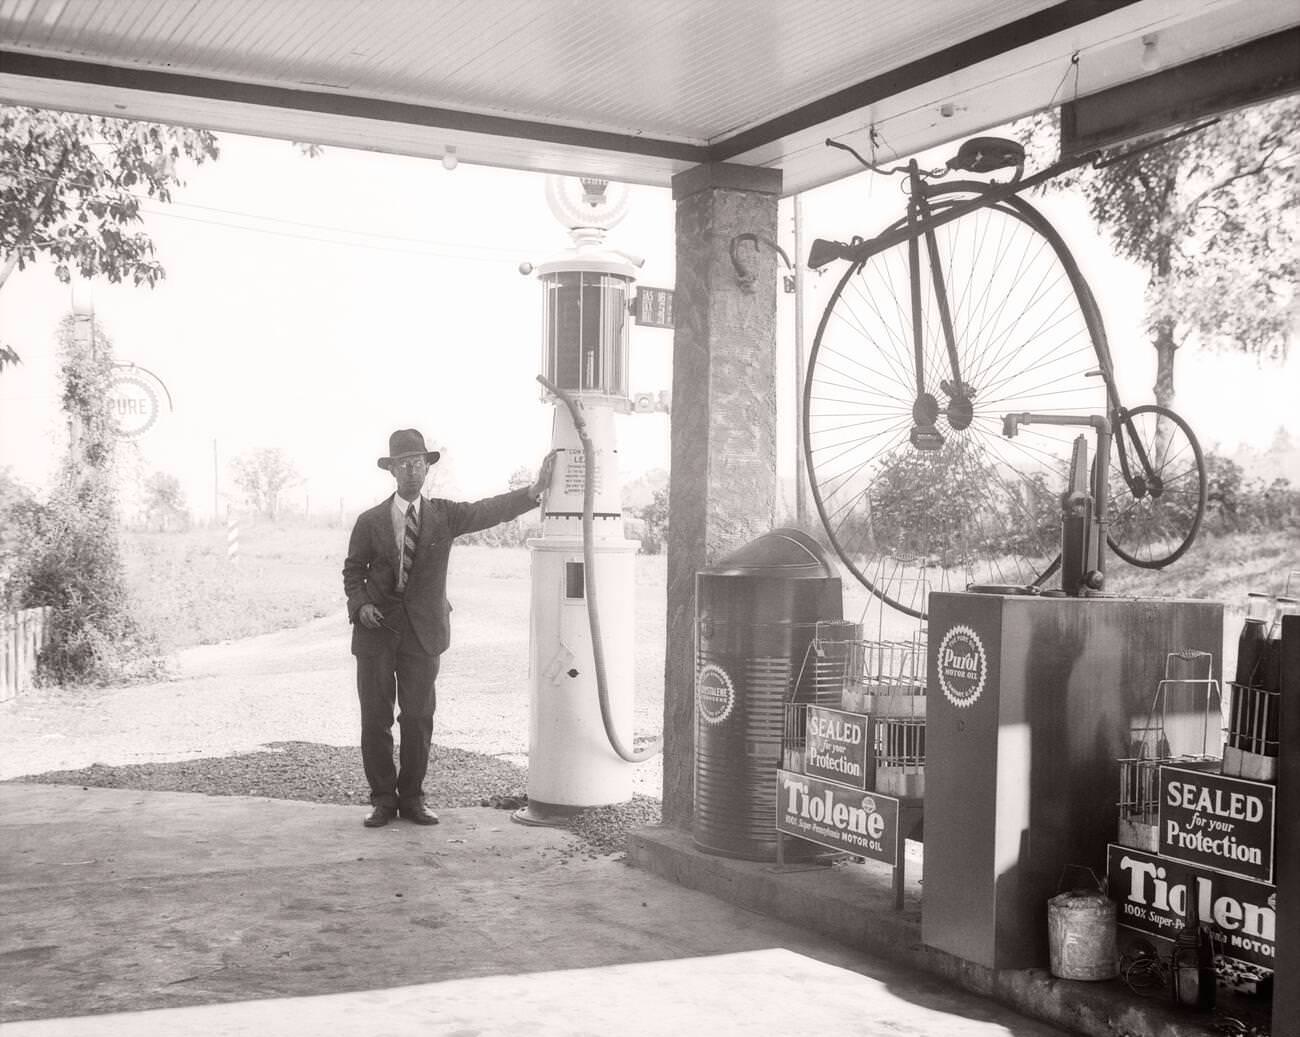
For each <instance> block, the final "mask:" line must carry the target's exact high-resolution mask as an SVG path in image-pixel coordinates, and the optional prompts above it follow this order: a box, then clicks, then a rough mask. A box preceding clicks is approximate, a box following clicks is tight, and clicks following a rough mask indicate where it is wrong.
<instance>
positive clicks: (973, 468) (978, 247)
mask: <svg viewBox="0 0 1300 1037" xmlns="http://www.w3.org/2000/svg"><path fill="white" fill-rule="evenodd" d="M966 197H969V195H968V194H967V193H963V192H960V191H954V192H946V191H936V192H934V193H933V194H932V195H931V204H932V206H933V207H934V209H935V211H942V210H943V209H945V208H946V207H948V206H950V205H952V204H955V203H956V202H957V201H959V200H961V199H963V198H966ZM1044 227H1045V224H1044V223H1043V221H1042V219H1041V217H1038V216H1037V214H1036V213H1035V212H1034V210H1032V208H1030V207H1028V206H1027V205H1022V204H1021V203H1020V202H1018V201H1012V202H1004V203H1000V204H998V205H997V206H994V207H991V208H986V209H981V210H976V211H974V212H972V213H969V214H967V215H965V216H963V217H961V218H960V219H958V220H955V221H953V222H951V223H949V224H947V225H944V226H943V227H942V228H939V229H938V230H937V231H936V234H935V245H936V249H935V255H934V260H935V261H937V263H938V266H937V267H932V266H931V256H930V254H929V253H928V251H927V249H926V248H925V247H924V246H923V245H922V247H920V249H919V256H920V261H921V262H920V268H921V280H920V282H919V288H920V292H919V296H920V303H919V304H920V306H921V331H922V343H921V377H922V378H923V380H924V385H925V390H926V392H927V393H929V394H931V395H932V396H933V397H934V401H935V402H936V403H937V409H938V415H937V417H936V419H935V421H934V425H933V427H930V426H928V425H926V426H923V427H919V428H918V426H917V420H918V419H917V418H915V417H914V411H913V406H914V404H915V403H916V391H917V390H916V387H917V381H918V377H917V376H918V372H917V370H916V366H915V365H916V358H915V343H914V341H913V319H912V294H911V290H910V288H909V269H908V262H907V245H906V243H904V244H902V245H898V246H895V247H894V248H892V249H888V250H886V251H885V252H883V253H881V254H879V255H877V256H874V257H871V258H870V259H868V260H866V261H865V262H863V263H861V264H859V265H858V266H855V267H853V268H851V269H850V270H849V271H847V272H846V273H845V274H844V275H843V277H842V279H841V281H840V283H839V284H838V285H837V287H836V289H835V291H834V293H833V294H832V296H831V299H830V301H829V303H828V305H827V308H826V311H825V312H824V314H823V315H822V320H821V323H820V325H819V327H818V330H817V337H816V339H815V341H814V344H813V349H812V352H811V354H810V357H809V369H808V376H807V382H806V385H805V392H804V429H803V434H804V453H805V457H806V460H807V462H808V473H809V480H810V482H811V484H812V489H813V497H814V500H815V502H816V505H817V509H818V513H819V515H820V516H821V519H822V522H823V525H824V526H825V527H826V530H827V533H828V535H829V536H830V538H831V542H832V545H833V546H834V547H835V550H836V552H837V553H838V554H839V556H840V558H841V560H842V561H844V562H845V563H846V565H848V567H849V569H850V571H851V572H852V573H853V574H854V575H855V576H856V577H857V578H858V579H859V580H860V581H861V582H862V583H863V584H864V585H865V586H866V587H867V588H868V589H870V590H871V591H872V592H873V593H875V594H876V595H877V596H878V597H880V598H881V599H882V600H883V601H885V602H886V603H887V604H889V605H891V606H893V607H895V608H898V609H900V610H901V611H903V612H906V613H909V614H911V615H915V616H923V615H924V613H925V611H926V608H925V602H926V600H927V598H928V594H929V592H931V591H933V590H935V589H943V588H948V589H960V588H964V587H965V586H967V585H968V584H969V583H971V582H977V583H1001V584H1034V583H1037V582H1039V581H1041V580H1042V579H1043V578H1045V576H1046V574H1048V573H1050V572H1051V571H1053V569H1054V567H1055V565H1056V558H1057V556H1058V553H1059V548H1060V543H1059V542H1060V504H1059V495H1060V493H1061V491H1062V490H1063V489H1064V480H1065V473H1066V471H1067V469H1068V464H1069V456H1070V449H1071V447H1070V444H1071V442H1072V440H1073V437H1074V435H1075V434H1077V430H1063V429H1060V428H1057V427H1052V426H1025V427H1022V428H1021V429H1020V430H1019V434H1018V435H1017V436H1016V437H1015V438H1013V439H1007V438H1005V437H1004V436H1003V435H1002V419H1003V416H1004V415H1005V414H1007V413H1012V412H1020V411H1033V412H1038V413H1070V414H1081V415H1084V416H1086V415H1088V414H1104V413H1106V390H1105V385H1104V383H1103V382H1102V381H1101V380H1099V379H1096V378H1089V377H1088V374H1087V372H1088V371H1090V370H1092V369H1094V368H1096V367H1098V366H1101V361H1100V357H1101V349H1103V348H1104V333H1103V332H1101V330H1100V327H1099V326H1098V327H1094V326H1093V321H1094V314H1095V310H1094V309H1092V308H1091V307H1090V305H1085V304H1084V303H1082V302H1081V290H1080V287H1079V285H1080V284H1081V282H1076V280H1075V277H1076V271H1075V268H1074V267H1073V262H1072V261H1067V260H1068V254H1067V260H1063V259H1062V258H1061V256H1062V253H1063V251H1064V246H1063V245H1062V244H1061V243H1060V241H1059V238H1055V237H1054V235H1052V232H1051V231H1050V228H1049V229H1047V230H1046V231H1045V230H1044ZM940 272H941V274H942V286H941V287H940V286H939V285H937V284H936V283H935V282H936V277H937V276H938V274H939V273H940ZM940 291H942V292H943V294H944V296H945V297H946V299H947V303H948V306H949V308H950V312H951V314H952V321H953V325H952V327H953V335H954V346H955V349H956V356H957V363H958V365H959V368H960V380H958V379H956V378H954V371H953V366H952V360H951V358H950V355H949V351H948V342H947V339H946V337H945V335H944V333H943V329H942V326H941V322H940V319H939V311H940V300H939V292H940ZM1082 292H1083V293H1086V287H1085V288H1083V289H1082ZM1090 298H1091V297H1090V296H1088V297H1087V299H1088V301H1089V303H1090ZM1099 341H1100V342H1101V345H1100V346H1099V345H1098V342H1099ZM921 413H924V411H922V412H921ZM925 420H926V421H928V420H929V419H928V416H927V417H926V419H925ZM1153 463H1154V462H1153Z"/></svg>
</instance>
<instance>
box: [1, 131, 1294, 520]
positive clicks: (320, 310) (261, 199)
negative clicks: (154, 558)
mask: <svg viewBox="0 0 1300 1037" xmlns="http://www.w3.org/2000/svg"><path fill="white" fill-rule="evenodd" d="M220 140H221V147H222V154H221V157H220V159H218V160H217V161H216V162H210V163H208V164H205V165H204V166H201V167H198V168H193V167H191V168H189V169H187V170H185V171H184V173H183V175H184V179H185V181H186V182H185V185H184V186H183V187H180V188H178V189H176V191H175V192H174V198H173V203H172V204H169V205H164V204H162V203H158V202H148V203H146V205H145V212H146V221H147V222H146V228H147V230H148V232H149V233H150V235H151V236H152V237H153V238H154V241H155V243H156V246H157V256H158V258H159V260H160V261H161V262H162V264H163V265H164V267H165V268H166V270H167V276H166V278H165V279H164V280H163V281H162V282H161V283H160V285H159V286H158V287H157V288H155V289H153V290H149V289H144V288H134V287H130V286H126V285H110V284H108V283H107V282H96V283H94V284H92V285H90V292H91V295H92V297H93V304H94V308H95V315H96V321H97V323H98V326H99V328H100V329H101V331H102V332H103V333H105V334H106V335H107V336H108V337H109V338H110V339H111V340H112V342H113V346H114V353H115V358H116V360H117V361H118V362H119V363H123V364H136V365H139V366H141V367H144V368H146V369H148V370H149V371H151V372H153V373H154V374H156V375H157V376H158V377H159V378H160V379H161V380H162V381H163V383H164V384H165V385H166V388H167V390H168V392H169V393H170V396H171V399H172V403H173V407H174V409H173V410H172V411H171V412H170V413H166V412H164V413H163V414H162V415H161V417H160V419H159V421H158V422H157V423H156V424H155V425H154V426H153V427H152V428H150V429H149V430H148V431H147V432H145V433H144V434H143V435H141V436H139V437H138V438H136V439H132V440H127V441H124V443H123V444H122V448H121V450H120V455H119V457H120V460H121V462H122V467H123V471H124V478H125V479H126V480H127V481H131V480H134V481H135V482H137V483H138V482H139V480H141V479H142V478H143V477H144V476H146V475H148V474H149V473H151V472H155V471H159V472H165V473H169V474H172V475H175V476H177V477H178V478H179V479H180V481H181V484H182V489H183V491H184V492H185V495H186V499H187V502H188V504H189V506H190V508H191V509H192V511H193V513H194V514H195V516H196V517H198V518H200V519H203V518H208V517H211V516H212V515H213V514H214V513H215V514H216V515H218V516H224V515H225V514H226V510H227V508H228V506H230V505H232V504H233V503H236V502H235V497H234V493H235V491H234V487H233V484H232V481H231V479H230V473H229V467H228V466H229V463H230V461H231V460H232V459H233V458H235V457H237V456H239V455H240V454H243V453H245V452H246V451H249V450H252V449H255V448H264V447H278V448H281V449H283V450H284V451H285V452H286V454H287V455H288V456H289V458H290V459H291V461H292V462H293V464H294V465H295V467H296V468H297V470H298V472H299V473H300V475H301V476H302V480H303V481H302V482H301V484H300V485H298V486H296V487H295V488H294V489H292V490H290V491H288V494H287V500H286V504H287V505H288V506H289V507H290V508H292V509H293V510H299V511H301V510H307V511H309V512H311V513H312V514H317V515H319V514H321V513H332V512H335V511H337V512H340V513H342V514H345V515H346V514H352V513H355V511H357V510H358V509H360V508H362V507H365V506H367V505H368V504H370V503H373V502H375V501H378V500H380V499H382V497H383V496H385V495H386V494H387V493H389V492H391V489H392V483H391V478H390V477H389V476H388V475H387V474H386V473H385V472H383V471H381V470H380V469H378V467H377V466H376V464H375V461H376V459H377V458H378V457H379V456H381V455H383V454H386V453H387V442H388V435H389V433H390V432H392V431H393V430H394V429H397V428H404V427H415V428H418V429H420V430H422V431H423V432H424V434H425V436H426V438H427V439H428V441H429V445H430V447H431V448H437V449H440V450H441V451H442V452H443V461H442V464H441V465H440V468H441V472H440V478H441V482H440V484H439V491H438V492H439V493H440V494H445V495H448V496H454V497H459V498H462V499H472V498H475V497H479V496H486V495H488V494H492V493H497V492H501V491H502V490H504V489H505V488H506V486H507V483H508V480H509V477H510V475H511V474H512V473H513V472H514V471H516V470H517V469H518V468H520V467H529V468H535V467H536V465H537V463H538V461H539V460H540V458H541V456H542V455H543V454H544V452H545V451H546V449H547V448H548V445H549V440H550V426H551V408H550V407H549V406H548V405H545V404H544V403H543V402H542V401H541V400H540V397H539V386H538V385H537V383H536V382H535V380H534V379H535V375H536V373H537V372H538V370H539V369H540V362H541V352H542V342H541V291H540V288H539V285H538V283H537V280H536V278H535V277H529V276H522V275H521V274H520V272H519V265H520V263H521V262H530V263H532V264H534V265H536V264H537V263H539V262H542V261H545V260H547V259H551V258H555V257H556V256H558V255H559V254H561V253H562V252H563V250H564V249H565V248H567V246H568V244H569V241H568V237H567V233H566V231H565V229H564V228H563V227H562V226H561V225H560V223H559V222H558V221H557V220H556V219H555V218H554V217H553V216H552V215H551V213H550V211H549V209H548V207H547V205H546V201H545V189H544V177H542V176H541V175H538V174H532V173H523V172H515V171H509V170H501V169H492V168H487V167H477V166H472V165H468V164H466V163H461V164H460V165H459V166H458V167H457V168H456V169H454V170H447V169H444V168H443V167H442V164H441V163H440V162H437V161H429V160H424V159H414V158H404V157H399V156H391V155H383V154H377V153H370V152H361V151H351V150H347V149H341V148H326V149H324V151H323V153H322V154H321V155H319V156H318V157H314V158H312V157H308V156H306V155H304V154H302V153H301V152H300V151H299V150H298V149H297V148H295V147H294V146H293V145H291V144H289V143H288V142H285V141H276V140H265V139H257V138H251V137H240V136H235V135H230V134H223V135H221V137H220ZM629 192H630V200H629V206H628V211H627V216H626V217H625V218H624V220H623V221H622V222H621V223H620V224H619V225H618V226H617V227H615V228H614V229H613V230H612V231H611V232H610V234H609V243H610V244H611V245H612V246H614V247H617V248H620V249H623V250H625V251H628V252H632V253H635V254H638V255H640V256H642V257H644V259H645V264H644V266H643V267H642V268H641V270H640V273H639V281H640V283H642V284H645V285H651V286H657V287H672V285H673V282H674V244H673V217H674V206H673V202H672V199H671V196H670V194H669V192H668V191H667V190H665V189H655V188H646V187H632V188H630V189H629ZM1041 205H1042V207H1043V208H1044V209H1045V211H1046V212H1047V214H1048V215H1049V217H1050V218H1052V219H1053V221H1054V222H1056V223H1057V225H1058V227H1059V228H1060V229H1061V230H1062V232H1063V233H1064V234H1065V236H1066V238H1067V240H1068V241H1069V243H1070V246H1071V248H1072V250H1073V251H1074V252H1075V254H1076V257H1077V258H1078V259H1079V262H1080V264H1081V266H1082V267H1083V270H1084V273H1085V275H1086V276H1087V277H1088V279H1089V281H1090V283H1091V284H1092V286H1093V288H1094V292H1095V294H1097V296H1098V297H1099V300H1100V302H1101V306H1102V309H1103V313H1104V317H1105V321H1106V325H1107V329H1108V332H1109V335H1110V339H1111V342H1112V350H1113V352H1114V354H1115V356H1116V363H1117V367H1118V369H1119V377H1120V387H1121V393H1122V394H1123V395H1124V396H1125V398H1126V400H1127V401H1128V402H1130V403H1138V402H1143V401H1146V400H1149V399H1150V398H1151V392H1150V386H1151V384H1152V382H1153V380H1154V353H1153V351H1152V350H1151V349H1150V347H1149V346H1148V345H1147V344H1146V343H1145V341H1144V339H1143V336H1142V332H1141V303H1142V298H1141V297H1142V284H1143V277H1142V275H1141V272H1140V271H1135V270H1133V269H1132V268H1130V267H1128V266H1127V265H1126V264H1125V263H1122V262H1120V261H1118V260H1116V259H1115V258H1114V257H1113V256H1112V255H1111V254H1110V251H1109V249H1108V248H1107V247H1106V245H1105V242H1104V241H1102V240H1101V239H1100V238H1099V237H1098V236H1097V234H1096V233H1095V231H1094V230H1093V229H1092V227H1091V225H1090V223H1089V221H1088V219H1087V217H1086V214H1085V213H1084V212H1083V211H1082V206H1081V203H1078V202H1076V201H1075V200H1073V199H1070V198H1051V197H1049V198H1047V199H1044V200H1043V201H1042V202H1041ZM900 207H901V196H900V195H899V194H898V193H897V187H896V185H895V184H893V183H891V182H887V181H882V180H879V179H876V178H873V177H870V176H865V175H864V176H859V177H853V178H851V179H849V180H846V181H842V182H841V183H839V184H835V185H830V186H828V187H825V188H821V189H818V190H816V191H812V192H809V193H808V194H806V195H805V196H804V199H803V204H802V210H803V220H804V230H803V240H804V246H803V247H804V250H805V254H806V248H807V242H810V241H811V240H812V239H813V238H814V237H818V236H824V237H832V238H839V239H845V238H847V237H849V236H851V235H853V234H862V235H867V234H870V233H872V232H874V231H875V230H877V229H879V228H880V227H882V226H883V225H885V224H886V223H888V222H890V221H892V219H894V218H895V217H896V215H897V214H898V210H899V208H900ZM793 214H794V206H793V203H792V202H791V201H790V200H788V199H787V200H785V201H783V202H782V205H781V210H780V239H781V243H782V244H783V246H784V247H785V248H786V250H787V252H791V253H793V251H794V240H793ZM783 272H785V271H784V270H783ZM837 279H838V273H837V272H835V271H834V270H832V271H831V272H829V273H826V274H822V275H818V274H815V273H814V274H809V275H808V277H807V285H808V289H807V296H806V299H807V301H806V305H805V328H806V341H805V344H804V350H805V353H806V352H807V351H808V349H810V348H811V340H812V334H813V332H814V330H815V328H816V323H817V320H818V319H819V317H820V314H821V309H822V307H823V306H824V303H825V301H826V299H827V298H828V297H829V294H830V292H831V290H832V288H833V287H834V284H835V281H836V280H837ZM778 301H779V306H780V310H779V313H778V328H779V331H778V335H779V340H780V341H779V355H778V359H779V372H780V373H779V379H780V383H779V386H778V389H779V395H778V410H779V422H778V425H779V428H778V433H779V435H780V449H779V453H778V463H779V467H780V470H781V473H782V475H783V476H785V477H786V478H791V477H792V476H793V466H794V454H795V447H796V442H797V437H796V432H797V430H796V429H795V427H794V419H793V414H794V394H795V384H796V374H795V370H794V359H793V357H794V348H793V343H794V338H795V335H794V307H793V297H792V296H788V295H784V294H782V295H780V296H778ZM70 305H71V292H70V289H69V287H68V286H66V285H61V284H59V283H58V281H57V280H56V279H55V277H54V276H53V272H52V269H51V268H50V267H49V266H47V265H38V266H36V267H32V268H29V269H28V270H26V271H22V272H16V273H15V274H14V275H13V276H12V277H11V278H10V281H9V283H8V284H6V285H5V287H4V288H3V289H2V290H0V341H3V342H5V343H7V344H8V345H10V346H12V347H13V348H15V349H16V350H17V351H18V353H19V354H20V355H21V356H22V360H23V362H22V364H21V365H20V366H17V367H11V368H7V369H6V370H5V371H4V372H3V373H2V374H0V467H5V468H8V469H9V470H10V472H11V473H12V474H13V475H15V476H17V477H18V478H19V479H21V480H22V481H23V482H25V483H27V484H28V485H29V486H31V487H33V488H34V489H36V490H38V492H41V491H45V490H47V489H48V487H49V483H50V480H51V477H52V474H53V472H54V470H55V466H56V464H57V460H58V456H59V451H60V449H61V442H62V436H63V427H64V418H63V415H62V413H61V412H60V410H59V407H58V396H59V385H58V376H57V360H56V357H55V348H54V341H55V337H54V336H55V331H56V329H57V326H58V323H59V321H60V319H61V318H62V317H63V316H64V315H65V314H66V313H67V312H68V311H69V309H70ZM671 353H672V333H671V332H670V331H666V330H662V329H655V328H648V327H638V326H636V325H633V327H632V331H631V361H630V363H631V378H630V383H631V389H632V391H633V392H640V391H648V392H658V391H660V390H664V389H669V388H670V387H671ZM1177 379H1178V400H1177V407H1178V409H1179V411H1180V413H1182V414H1183V415H1184V416H1185V417H1187V418H1188V420H1189V421H1190V422H1191V423H1192V426H1193V428H1195V429H1196V431H1197V433H1198V435H1199V436H1200V438H1201V440H1202V442H1203V443H1204V444H1205V445H1206V446H1207V447H1209V446H1214V445H1216V444H1217V445H1219V446H1221V447H1223V448H1228V449H1231V448H1233V447H1235V446H1236V445H1238V444H1243V443H1244V444H1250V445H1255V446H1260V447H1266V446H1267V445H1268V443H1269V441H1270V440H1271V439H1272V437H1273V434H1274V432H1275V431H1276V429H1277V428H1278V427H1279V426H1280V425H1283V424H1287V423H1290V424H1291V426H1292V429H1293V431H1296V430H1295V424H1296V422H1297V418H1296V415H1297V414H1298V413H1300V408H1297V407H1296V405H1295V401H1296V400H1298V399H1300V364H1297V363H1296V362H1295V361H1294V360H1293V361H1292V363H1290V364H1289V365H1287V366H1286V367H1285V368H1280V367H1277V366H1271V365H1261V364H1260V363H1259V362H1257V361H1255V360H1253V359H1250V358H1247V357H1242V356H1218V355H1215V354H1208V353H1203V352H1199V351H1196V350H1184V351H1182V352H1181V353H1180V355H1179V359H1178V373H1177ZM617 437H618V448H619V456H620V470H621V474H622V477H623V479H624V481H625V482H626V481H628V480H630V479H633V478H635V477H636V476H638V475H640V474H642V473H644V472H647V471H649V470H652V469H657V468H658V469H667V467H668V453H669V425H668V417H667V416H666V415H664V414H649V415H628V416H625V417H620V418H619V419H618V421H617ZM214 458H215V463H214ZM127 497H128V499H130V494H129V493H128V494H127Z"/></svg>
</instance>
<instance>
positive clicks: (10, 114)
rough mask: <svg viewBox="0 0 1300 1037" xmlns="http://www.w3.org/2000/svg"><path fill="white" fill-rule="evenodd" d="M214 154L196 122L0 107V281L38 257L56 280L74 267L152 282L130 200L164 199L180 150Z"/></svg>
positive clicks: (213, 142)
mask: <svg viewBox="0 0 1300 1037" xmlns="http://www.w3.org/2000/svg"><path fill="white" fill-rule="evenodd" d="M217 155H218V146H217V138H216V137H215V136H214V135H213V134H211V133H209V132H208V131H206V130H190V129H184V128H180V127H173V126H162V125H158V124H155V123H144V122H128V121H125V120H122V119H108V118H105V117H103V116H99V115H78V114H74V113H71V112H54V111H44V110H41V109H36V108H11V107H0V288H2V287H3V286H4V284H5V282H6V281H7V280H8V278H9V275H10V274H11V273H13V271H14V269H15V267H16V268H17V269H19V270H22V269H23V268H24V267H25V266H27V265H28V264H29V263H33V262H35V261H36V260H37V258H38V257H45V258H48V259H50V260H52V261H53V262H54V264H55V266H54V273H55V276H57V277H58V278H59V280H60V281H63V282H65V283H67V282H68V281H70V280H71V278H72V271H73V270H74V269H76V270H77V271H79V272H80V273H81V275H82V276H83V277H87V278H91V277H97V276H103V277H107V278H108V279H109V280H110V281H113V282H119V281H123V280H126V279H128V278H129V279H130V280H131V281H132V282H133V283H135V284H136V285H148V286H150V287H153V285H155V284H156V283H157V282H158V281H159V279H161V278H162V277H163V276H164V270H163V267H162V265H161V264H160V263H159V262H158V261H157V260H156V259H155V258H154V245H153V241H152V239H151V238H150V237H149V235H148V234H145V233H144V232H143V231H141V230H139V229H138V227H139V225H140V224H141V223H142V218H141V215H140V204H141V202H142V201H144V200H145V199H147V198H156V199H157V200H158V201H162V202H167V201H170V200H171V188H172V187H173V186H176V185H179V184H181V183H182V181H181V179H180V177H179V176H178V175H177V163H178V162H179V161H180V160H181V159H182V158H184V159H188V160H189V161H191V162H193V163H195V164H196V165H198V164H201V163H202V162H204V161H206V160H207V159H215V158H216V157H217Z"/></svg>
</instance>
